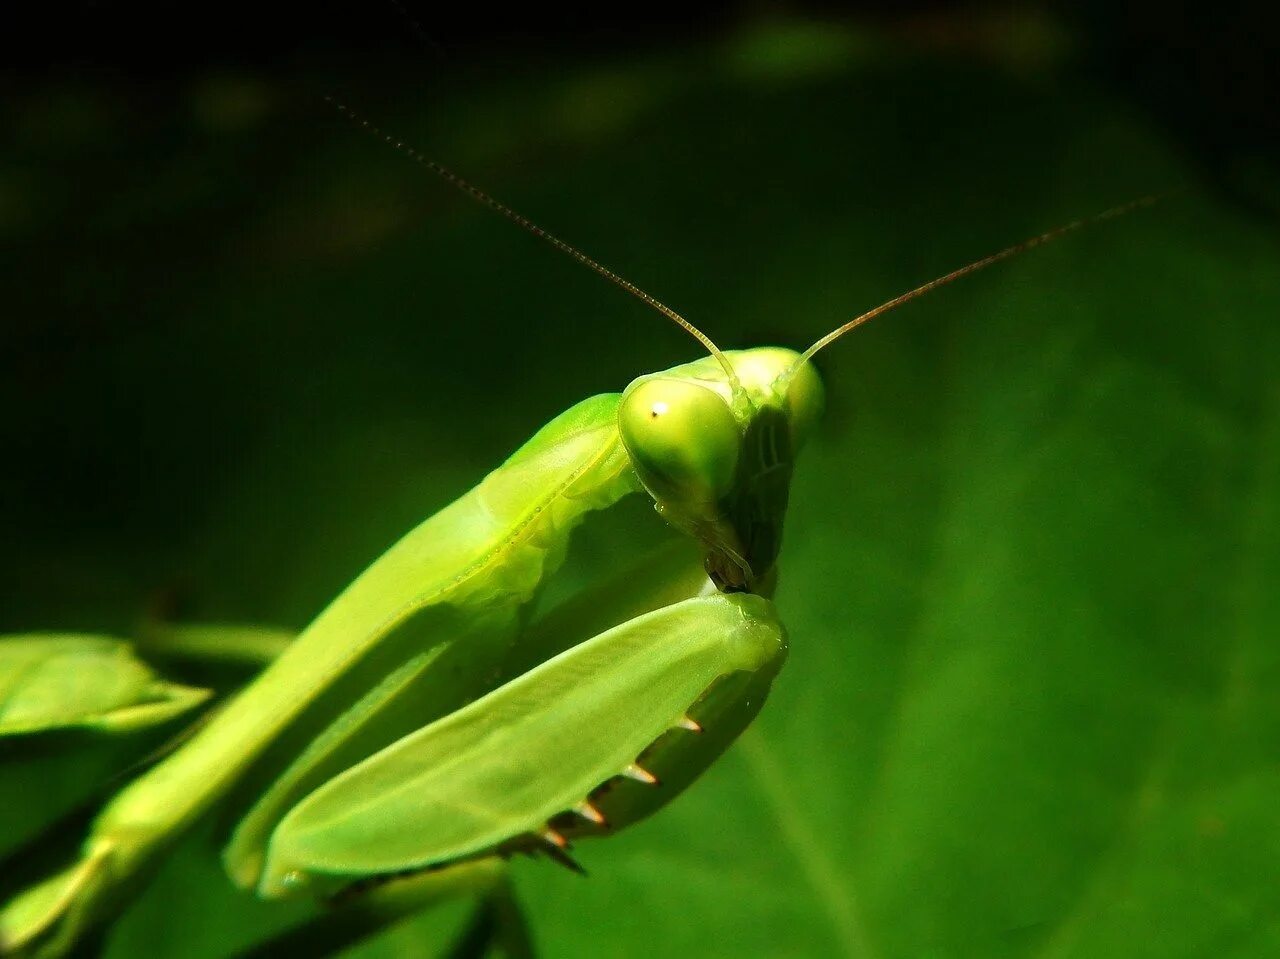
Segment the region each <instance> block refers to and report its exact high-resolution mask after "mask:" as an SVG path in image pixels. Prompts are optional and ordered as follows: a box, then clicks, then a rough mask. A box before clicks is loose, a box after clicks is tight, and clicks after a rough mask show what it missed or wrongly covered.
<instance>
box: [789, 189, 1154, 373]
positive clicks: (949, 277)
mask: <svg viewBox="0 0 1280 959" xmlns="http://www.w3.org/2000/svg"><path fill="white" fill-rule="evenodd" d="M1164 195H1165V194H1153V195H1151V196H1144V197H1141V198H1139V199H1137V200H1130V201H1129V202H1128V203H1122V204H1120V205H1119V206H1113V207H1112V208H1111V209H1109V210H1103V211H1102V212H1101V213H1097V214H1094V215H1093V216H1090V217H1085V218H1084V219H1082V220H1072V221H1071V222H1070V223H1067V224H1065V225H1064V226H1060V227H1058V228H1057V229H1054V230H1050V231H1049V232H1047V233H1041V234H1040V235H1039V236H1033V237H1031V239H1029V240H1023V241H1022V242H1021V243H1015V244H1014V245H1013V246H1010V247H1006V248H1005V249H1003V250H1001V251H1000V252H999V253H992V254H991V255H990V256H984V257H983V258H982V259H981V260H975V261H974V262H973V263H970V264H969V265H968V266H962V267H960V269H958V270H952V271H951V272H950V273H947V274H945V275H944V276H940V277H938V278H937V279H936V280H930V281H929V282H928V283H924V284H922V285H920V286H917V287H916V288H915V289H914V290H908V291H907V292H906V293H903V294H902V295H900V296H895V297H894V298H893V299H892V300H889V301H888V302H887V303H881V304H880V305H879V306H877V307H876V308H875V309H874V310H868V311H867V312H866V313H863V314H862V315H861V316H855V317H854V318H853V319H852V320H850V321H849V322H848V323H845V324H844V325H843V326H837V327H836V328H835V329H834V330H832V331H831V332H830V333H828V334H827V335H826V336H824V337H822V339H820V340H818V342H816V343H814V344H813V346H811V347H809V348H808V349H807V350H805V351H804V353H803V354H801V356H800V359H798V360H797V361H796V364H795V367H793V369H795V368H797V367H799V366H800V365H801V364H802V363H804V362H805V361H806V360H810V359H812V358H813V355H814V354H815V353H817V352H818V351H819V350H821V349H823V348H824V347H826V346H830V345H831V344H832V343H834V342H835V341H836V340H838V339H840V337H842V336H844V335H845V334H846V333H848V332H849V331H850V330H855V329H857V328H858V327H860V326H861V325H862V324H863V323H866V322H867V321H868V320H874V319H875V318H876V317H877V316H879V315H880V314H881V313H888V312H889V311H890V310H892V309H893V308H894V307H898V306H901V305H902V304H903V303H906V302H908V301H909V300H914V299H915V298H916V297H918V296H924V294H926V293H928V292H930V291H931V290H936V289H937V288H938V287H940V286H946V285H947V284H948V283H951V282H953V281H954V280H958V279H960V278H961V277H963V276H968V275H969V274H970V273H976V272H978V271H979V270H981V269H982V268H983V267H987V266H990V265H991V264H993V263H999V262H1000V261H1001V260H1007V259H1009V257H1011V256H1017V255H1018V254H1019V253H1025V252H1026V251H1027V250H1031V249H1034V248H1035V247H1037V246H1044V244H1046V243H1049V242H1051V241H1053V240H1056V239H1058V237H1060V236H1062V235H1064V234H1066V233H1071V232H1072V231H1074V230H1078V229H1080V228H1081V227H1085V226H1093V225H1094V224H1095V223H1101V222H1103V221H1104V220H1110V219H1113V218H1114V217H1117V216H1122V215H1124V214H1125V213H1130V212H1132V211H1133V210H1137V209H1139V208H1140V207H1147V206H1151V204H1153V203H1155V202H1156V201H1157V200H1159V199H1160V198H1161V197H1162V196H1164Z"/></svg>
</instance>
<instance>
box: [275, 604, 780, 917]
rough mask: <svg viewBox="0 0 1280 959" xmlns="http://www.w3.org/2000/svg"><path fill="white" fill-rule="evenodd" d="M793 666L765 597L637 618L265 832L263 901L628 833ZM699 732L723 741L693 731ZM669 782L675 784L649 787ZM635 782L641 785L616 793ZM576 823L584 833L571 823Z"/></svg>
mask: <svg viewBox="0 0 1280 959" xmlns="http://www.w3.org/2000/svg"><path fill="white" fill-rule="evenodd" d="M785 655H786V639H785V632H784V630H783V628H782V625H781V623H780V622H779V621H778V618H777V616H776V612H775V610H774V608H773V604H772V603H770V602H769V601H768V600H766V599H764V598H762V597H759V596H754V595H748V594H732V595H725V594H719V593H716V594H713V595H709V596H700V597H695V598H693V599H687V600H684V601H683V602H680V603H676V604H674V605H671V606H666V607H663V608H661V609H657V610H654V611H652V612H649V613H646V614H644V615H642V616H639V617H636V618H635V619H632V620H628V621H627V622H625V623H622V624H620V625H618V626H616V627H614V628H613V629H610V630H607V631H606V632H604V633H601V634H600V635H599V636H596V637H595V638H593V639H590V640H588V641H587V642H585V643H582V644H580V645H578V646H575V647H573V648H571V649H569V650H567V651H565V652H563V653H561V654H560V655H558V656H556V657H554V658H553V659H551V660H549V661H548V662H546V663H543V664H542V665H541V666H539V667H537V668H536V669H534V670H532V671H531V672H529V673H526V674H524V675H522V676H520V677H518V678H517V679H514V680H512V681H511V682H509V683H507V684H505V685H504V686H501V687H499V688H498V689H496V690H494V691H493V692H491V693H489V694H488V695H486V696H484V697H482V698H481V699H479V700H477V701H475V702H474V703H472V704H470V705H469V706H467V707H465V708H463V709H461V710H458V711H457V712H454V713H451V714H450V715H448V716H445V717H444V718H442V719H440V720H438V721H436V722H435V723H432V724H431V725H429V726H427V727H424V728H423V729H421V730H418V731H417V732H415V733H412V734H410V735H408V736H405V737H403V738H402V739H400V740H398V741H397V742H396V743H394V744H393V745H391V746H389V747H387V748H385V749H383V750H381V751H380V752H378V753H376V754H374V755H373V756H371V757H370V758H369V759H366V760H365V761H364V762H361V763H359V764H357V765H356V766H354V767H352V768H351V769H349V770H347V771H346V772H345V773H343V774H342V775H340V776H337V777H335V778H334V779H332V780H330V781H329V782H327V783H326V784H325V785H324V786H322V787H320V788H319V789H317V790H316V791H315V792H313V793H311V794H310V795H309V796H307V797H306V798H305V799H304V800H303V801H302V802H301V803H299V804H298V805H297V806H295V807H294V808H293V809H292V810H291V811H290V812H289V813H288V815H286V816H285V817H284V819H283V820H282V821H281V823H280V825H279V827H277V829H276V830H275V832H274V833H273V834H272V837H271V840H270V843H269V845H268V850H267V860H266V865H265V868H264V870H263V877H262V880H261V883H260V885H259V892H260V893H261V894H263V895H266V896H280V895H286V894H288V893H290V892H292V891H295V890H298V889H303V888H310V889H315V890H322V889H325V888H333V887H340V886H341V885H343V884H344V883H346V882H351V881H353V880H358V879H362V878H367V877H372V876H379V875H387V874H394V873H400V872H404V871H407V870H415V869H429V868H431V867H438V866H441V865H444V864H448V863H451V862H455V861H459V860H465V859H468V858H472V857H475V856H481V855H485V854H487V853H490V852H492V851H495V850H496V851H509V850H512V849H518V848H522V847H524V848H530V847H532V848H547V849H549V850H553V851H557V852H558V851H559V849H560V847H562V846H563V844H564V838H563V837H564V835H565V833H566V832H572V833H574V834H581V833H585V832H589V831H596V832H600V831H603V830H605V829H607V828H608V825H610V824H611V825H613V826H622V825H625V824H627V823H629V822H632V821H635V820H637V819H639V818H641V817H643V816H644V815H647V814H648V813H650V812H652V811H653V810H654V809H656V808H658V807H659V806H661V805H662V804H663V803H664V802H665V801H666V799H668V798H669V797H670V795H673V794H674V792H675V791H678V789H679V788H680V786H681V785H682V784H684V783H687V782H689V781H691V780H692V779H693V778H694V777H695V776H696V775H697V774H698V773H699V772H701V770H702V769H704V768H705V767H706V765H707V764H708V763H709V762H710V761H711V759H713V758H714V757H715V755H718V753H719V752H720V751H721V750H722V749H723V748H724V747H725V746H726V745H727V744H728V742H729V741H731V740H732V738H733V737H734V736H736V734H737V732H739V731H740V730H741V729H742V728H743V727H744V726H745V725H746V723H747V722H749V720H750V718H751V716H752V715H754V712H755V711H756V710H757V709H759V706H760V703H761V700H762V699H763V693H764V692H766V691H767V689H768V686H769V684H770V682H771V681H772V679H773V676H774V675H776V673H777V671H778V669H779V668H780V667H781V665H782V662H783V660H784V658H785ZM690 712H692V713H693V714H694V718H692V719H691V718H689V713H690ZM704 728H705V729H708V730H712V729H714V730H716V731H717V733H716V735H714V736H706V737H705V739H704V737H702V736H698V735H697V734H696V732H694V730H698V729H704ZM638 759H644V760H645V761H646V762H648V763H649V765H650V766H652V770H644V769H641V767H639V766H638V765H637V760H638ZM664 776H665V777H668V779H669V781H670V785H669V787H668V788H667V789H665V790H664V789H658V788H652V787H655V786H656V785H657V784H658V782H659V779H660V777H664ZM628 777H629V778H631V779H635V780H640V781H641V782H640V783H638V784H632V785H634V787H635V788H627V787H626V786H623V785H621V780H624V779H626V778H628ZM575 815H576V816H577V817H578V818H580V819H581V822H582V824H583V825H578V824H576V823H574V824H573V825H572V826H570V825H569V823H571V822H573V818H574V816H575ZM562 826H563V831H562V828H561V827H562Z"/></svg>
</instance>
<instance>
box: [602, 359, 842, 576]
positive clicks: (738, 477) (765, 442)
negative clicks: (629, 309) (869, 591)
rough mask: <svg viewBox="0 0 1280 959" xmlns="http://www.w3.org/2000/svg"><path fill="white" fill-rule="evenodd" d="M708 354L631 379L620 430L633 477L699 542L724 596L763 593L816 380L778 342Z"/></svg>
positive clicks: (813, 411) (816, 400) (814, 403)
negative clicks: (732, 375) (726, 365)
mask: <svg viewBox="0 0 1280 959" xmlns="http://www.w3.org/2000/svg"><path fill="white" fill-rule="evenodd" d="M724 356H725V358H726V359H727V360H728V361H729V364H730V365H731V366H732V367H733V370H734V373H735V376H736V380H737V382H736V383H735V382H731V381H730V379H729V376H728V373H727V372H726V371H725V369H724V367H723V366H721V365H720V364H719V363H718V362H717V361H716V360H715V359H714V358H712V357H706V358H705V359H701V360H697V361H695V362H693V363H687V364H685V365H683V366H677V367H674V368H673V369H670V370H667V371H665V372H662V373H652V374H649V375H647V376H642V377H640V378H639V379H637V380H635V381H634V382H633V383H632V384H631V385H630V386H628V387H627V389H626V391H625V392H624V393H623V395H622V404H621V406H620V408H619V411H618V426H619V430H620V432H621V434H622V441H623V443H624V444H625V445H626V448H627V452H628V453H629V454H630V456H631V461H632V465H633V466H634V467H635V470H636V473H637V475H638V476H639V477H640V481H641V482H642V483H643V484H644V486H645V489H647V490H648V491H649V494H650V495H651V496H652V497H653V499H654V502H655V503H656V505H657V508H658V512H659V513H660V514H661V515H662V517H663V519H665V520H666V521H667V522H668V523H670V524H671V525H672V526H675V527H677V528H678V529H681V530H684V531H685V532H687V533H688V534H689V535H691V536H693V537H694V538H695V539H697V540H698V541H699V542H700V543H702V544H703V546H704V548H705V550H706V567H707V573H708V575H710V577H711V579H712V581H713V582H714V583H715V584H716V586H717V587H718V588H719V589H721V590H722V591H725V592H761V591H765V592H767V591H768V588H767V585H766V584H767V583H768V582H770V581H771V579H772V575H773V568H774V563H775V562H776V561H777V558H778V551H779V549H780V548H781V545H782V525H783V521H784V520H785V518H786V512H787V496H788V493H789V492H790V488H791V471H792V466H793V464H794V462H795V456H796V453H797V452H798V450H799V449H800V446H801V445H802V444H803V442H804V441H805V439H806V438H807V436H808V434H809V432H810V431H811V429H812V427H813V424H814V423H815V422H816V421H817V419H818V417H819V416H820V415H821V412H822V382H821V380H819V378H818V374H817V372H816V371H815V370H814V369H813V367H812V365H811V364H809V363H807V362H803V363H802V362H800V355H799V354H798V353H796V352H795V351H793V350H788V349H783V348H780V347H764V348H761V349H754V350H733V351H729V352H726V353H725V354H724Z"/></svg>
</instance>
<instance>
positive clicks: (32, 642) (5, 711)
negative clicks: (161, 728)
mask: <svg viewBox="0 0 1280 959" xmlns="http://www.w3.org/2000/svg"><path fill="white" fill-rule="evenodd" d="M208 697H209V691H208V690H205V689H194V688H192V687H190V686H181V685H178V684H177V683H170V682H166V681H165V680H164V679H162V678H160V677H159V676H157V675H156V673H155V671H154V670H153V669H151V668H150V667H149V666H148V665H147V664H146V663H144V662H142V661H141V660H139V659H138V658H137V657H136V656H135V655H134V653H133V649H132V647H131V646H130V644H129V643H127V642H125V641H124V640H121V639H111V638H109V637H105V636H78V635H44V634H39V633H36V634H30V635H20V636H0V737H3V736H21V735H31V734H33V733H41V732H50V731H53V730H66V729H88V730H94V731H97V732H104V733H124V732H132V731H133V730H136V729H143V728H146V727H147V726H152V725H156V724H159V723H164V722H167V721H168V720H170V719H172V718H174V717H175V716H178V715H181V714H182V713H184V712H186V711H188V710H190V709H192V708H193V707H195V706H198V705H199V704H200V703H202V702H204V701H205V700H206V699H208Z"/></svg>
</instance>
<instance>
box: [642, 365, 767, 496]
mask: <svg viewBox="0 0 1280 959" xmlns="http://www.w3.org/2000/svg"><path fill="white" fill-rule="evenodd" d="M618 428H619V430H620V432H621V433H622V442H623V443H624V444H625V445H626V448H627V452H628V453H630V454H631V462H632V463H633V464H634V466H635V469H636V473H638V474H639V476H640V481H641V482H642V483H643V484H644V485H645V488H646V489H647V490H648V491H649V492H650V494H652V495H653V497H654V499H655V500H657V501H658V503H659V504H660V505H662V506H663V507H664V508H672V509H675V510H676V511H677V512H679V513H685V514H688V513H705V512H706V511H707V509H708V507H711V506H713V505H714V503H715V502H716V501H717V500H719V499H721V498H722V497H723V496H724V495H725V494H726V493H728V492H729V490H730V489H731V488H732V486H733V481H734V477H735V475H736V472H737V468H738V456H739V450H740V446H741V443H742V430H741V428H740V427H739V426H738V422H737V420H736V419H735V418H734V416H733V413H732V412H731V411H730V409H729V405H728V404H727V403H726V402H725V401H724V399H723V398H722V397H721V396H720V395H719V394H718V393H717V392H715V391H714V390H712V389H708V388H707V387H705V386H699V385H698V384H696V383H692V382H689V381H688V380H681V379H674V378H672V379H667V378H664V377H654V378H651V379H643V380H640V381H638V382H636V383H633V384H631V386H629V387H628V388H627V390H626V392H625V393H624V394H623V396H622V406H621V407H620V409H619V411H618Z"/></svg>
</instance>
